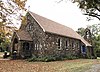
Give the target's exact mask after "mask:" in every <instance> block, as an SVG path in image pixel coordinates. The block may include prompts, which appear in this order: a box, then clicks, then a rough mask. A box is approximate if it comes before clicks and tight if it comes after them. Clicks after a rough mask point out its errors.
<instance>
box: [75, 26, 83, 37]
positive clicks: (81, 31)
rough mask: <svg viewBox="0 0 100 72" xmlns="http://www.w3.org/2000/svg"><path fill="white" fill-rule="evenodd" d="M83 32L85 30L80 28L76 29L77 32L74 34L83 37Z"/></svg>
mask: <svg viewBox="0 0 100 72" xmlns="http://www.w3.org/2000/svg"><path fill="white" fill-rule="evenodd" d="M84 31H85V29H84V28H82V27H81V28H78V31H76V32H77V33H78V34H80V35H81V36H82V37H83V36H84Z"/></svg>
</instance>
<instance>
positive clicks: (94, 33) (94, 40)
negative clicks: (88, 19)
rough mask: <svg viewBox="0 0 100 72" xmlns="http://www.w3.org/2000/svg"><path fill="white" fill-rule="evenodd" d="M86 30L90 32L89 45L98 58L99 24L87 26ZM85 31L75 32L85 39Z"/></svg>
mask: <svg viewBox="0 0 100 72" xmlns="http://www.w3.org/2000/svg"><path fill="white" fill-rule="evenodd" d="M87 28H88V29H89V30H90V32H91V35H90V36H91V37H90V43H91V44H92V45H93V47H94V49H95V52H96V54H97V56H100V24H93V25H88V26H87ZM85 30H87V29H84V28H79V29H78V31H77V32H78V33H79V34H80V35H81V36H83V37H85V35H86V34H85V32H86V31H85ZM88 41H89V40H88Z"/></svg>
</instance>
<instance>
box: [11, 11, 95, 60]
mask: <svg viewBox="0 0 100 72" xmlns="http://www.w3.org/2000/svg"><path fill="white" fill-rule="evenodd" d="M26 17H27V24H22V25H21V27H20V29H19V30H18V31H15V32H14V33H13V37H12V43H11V54H12V55H13V52H14V51H16V52H17V57H19V58H24V57H30V56H32V55H36V56H46V55H55V56H56V55H61V56H63V55H75V56H83V55H84V54H85V55H86V56H87V57H88V56H89V57H91V56H92V55H93V54H94V52H93V50H92V46H91V44H89V43H88V42H87V41H86V40H84V38H82V37H81V36H80V35H79V34H78V33H77V32H75V31H74V30H73V29H71V28H69V27H67V26H64V25H61V24H59V23H57V22H54V21H52V20H49V19H47V18H44V17H42V16H40V15H37V14H35V13H33V12H27V14H26Z"/></svg>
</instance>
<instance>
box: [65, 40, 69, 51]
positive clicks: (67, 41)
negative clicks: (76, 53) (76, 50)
mask: <svg viewBox="0 0 100 72" xmlns="http://www.w3.org/2000/svg"><path fill="white" fill-rule="evenodd" d="M65 47H66V50H68V41H66V46H65Z"/></svg>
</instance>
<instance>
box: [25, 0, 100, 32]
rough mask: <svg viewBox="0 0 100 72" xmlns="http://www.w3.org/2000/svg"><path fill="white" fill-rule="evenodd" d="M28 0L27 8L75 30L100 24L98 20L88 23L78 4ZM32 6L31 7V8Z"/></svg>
mask: <svg viewBox="0 0 100 72" xmlns="http://www.w3.org/2000/svg"><path fill="white" fill-rule="evenodd" d="M58 1H59V0H28V2H27V5H26V7H27V8H28V10H29V11H32V12H34V13H36V14H38V15H41V16H43V17H46V18H48V19H50V20H53V21H55V22H58V23H60V24H63V25H65V26H68V27H70V28H72V29H74V30H77V29H78V28H80V27H84V28H86V26H87V25H92V24H97V23H100V22H99V20H98V19H96V18H94V20H91V21H86V17H87V16H85V15H82V11H81V10H80V9H79V8H78V7H77V3H72V2H71V1H69V0H64V1H62V2H60V3H58ZM29 6H30V7H29Z"/></svg>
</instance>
